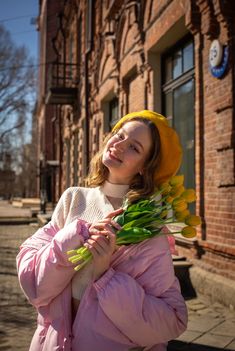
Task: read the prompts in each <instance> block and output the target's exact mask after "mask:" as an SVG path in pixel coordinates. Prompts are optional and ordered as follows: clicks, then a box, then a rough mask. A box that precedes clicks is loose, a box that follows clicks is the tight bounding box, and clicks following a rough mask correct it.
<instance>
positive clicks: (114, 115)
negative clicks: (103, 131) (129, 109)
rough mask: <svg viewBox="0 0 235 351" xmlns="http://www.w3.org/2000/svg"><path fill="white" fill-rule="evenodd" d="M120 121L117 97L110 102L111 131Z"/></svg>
mask: <svg viewBox="0 0 235 351" xmlns="http://www.w3.org/2000/svg"><path fill="white" fill-rule="evenodd" d="M117 121H118V98H117V97H115V98H113V99H112V100H111V101H110V102H109V126H110V129H112V128H113V126H114V125H115V124H116V123H117Z"/></svg>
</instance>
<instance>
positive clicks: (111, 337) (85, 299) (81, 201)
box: [17, 110, 187, 351]
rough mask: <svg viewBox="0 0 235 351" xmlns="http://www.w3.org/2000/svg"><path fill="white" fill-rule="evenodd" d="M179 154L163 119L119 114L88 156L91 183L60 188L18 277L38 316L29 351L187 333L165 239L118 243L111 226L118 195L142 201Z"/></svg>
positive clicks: (143, 342) (116, 349)
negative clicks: (80, 250)
mask: <svg viewBox="0 0 235 351" xmlns="http://www.w3.org/2000/svg"><path fill="white" fill-rule="evenodd" d="M181 156H182V152H181V147H180V144H179V140H178V136H177V134H176V133H175V131H174V130H173V129H172V128H170V127H169V126H168V124H167V121H166V120H165V118H164V117H163V116H161V115H159V114H157V113H155V112H152V111H148V110H144V111H140V112H135V113H131V114H128V115H126V116H124V117H123V118H122V119H121V120H120V121H119V122H118V123H117V124H116V126H115V127H114V128H113V131H112V133H111V135H110V136H109V137H108V138H107V141H106V143H105V146H104V149H103V150H102V151H101V152H100V153H99V154H98V155H97V156H96V157H95V159H94V160H93V163H92V169H91V172H90V174H89V177H88V183H89V184H90V186H91V187H90V188H81V187H73V188H69V189H67V190H66V191H65V192H64V193H63V195H62V196H61V198H60V200H59V202H58V204H57V206H56V208H55V210H54V213H53V215H52V219H51V222H50V223H49V224H47V225H46V226H45V227H43V228H42V229H39V230H38V231H37V232H36V233H35V234H34V235H33V236H32V237H31V238H29V239H27V240H26V242H24V243H23V245H22V246H21V249H20V253H19V254H18V256H17V266H18V272H19V280H20V284H21V286H22V289H23V291H24V292H25V294H26V296H27V297H28V299H29V301H30V302H31V303H32V304H33V305H34V306H35V307H36V308H37V310H38V328H37V330H36V332H35V335H34V337H33V340H32V343H31V347H30V350H33V351H38V350H48V351H49V350H50V351H51V350H73V351H94V350H96V351H106V350H107V351H126V350H131V349H135V350H137V349H138V350H152V351H154V350H155V351H163V350H166V347H167V341H169V340H171V339H174V338H176V337H178V336H179V335H180V334H181V333H182V332H183V331H184V330H185V328H186V324H187V309H186V306H185V303H184V299H183V297H182V295H181V293H180V288H179V284H178V281H177V279H176V277H175V275H174V269H173V265H172V259H171V253H170V248H169V243H168V240H167V236H161V237H156V238H152V239H149V240H145V241H143V242H142V243H140V244H136V245H129V246H121V247H117V245H116V240H115V231H116V230H119V229H120V226H119V225H118V224H116V222H114V221H113V220H112V218H113V217H114V216H115V215H117V214H119V213H121V212H122V211H123V210H122V208H121V206H122V203H123V199H124V198H127V199H128V200H129V202H135V201H137V200H138V199H142V198H145V197H146V198H148V197H149V196H150V195H152V194H153V192H154V188H155V187H156V185H158V184H159V183H161V182H163V181H165V180H168V179H169V178H170V177H171V176H173V175H174V174H175V173H176V172H177V170H178V168H179V165H180V162H181ZM83 244H84V246H86V247H87V248H88V249H89V250H90V251H91V253H92V255H93V260H92V261H91V262H90V263H89V264H87V265H86V266H84V268H83V269H82V270H80V271H78V272H77V273H76V272H75V271H74V265H73V264H71V263H70V262H69V261H68V258H67V255H66V252H67V251H68V250H71V249H74V248H77V247H79V246H81V245H83Z"/></svg>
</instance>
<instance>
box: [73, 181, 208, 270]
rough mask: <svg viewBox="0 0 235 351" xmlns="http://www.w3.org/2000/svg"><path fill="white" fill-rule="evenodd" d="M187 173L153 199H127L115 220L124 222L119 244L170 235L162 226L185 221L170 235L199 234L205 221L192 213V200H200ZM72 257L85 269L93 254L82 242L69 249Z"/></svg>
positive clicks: (161, 188) (190, 236)
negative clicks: (188, 182) (189, 184)
mask: <svg viewBox="0 0 235 351" xmlns="http://www.w3.org/2000/svg"><path fill="white" fill-rule="evenodd" d="M183 183H184V176H183V175H178V176H174V177H172V178H171V179H170V181H169V182H165V183H163V184H161V185H160V186H159V187H158V188H157V189H156V192H155V193H154V195H153V196H151V197H150V198H149V199H145V200H139V201H138V202H136V203H133V204H128V202H127V201H125V202H124V206H123V207H124V212H123V213H122V214H120V215H118V216H116V217H114V220H115V221H116V222H117V223H118V224H119V225H120V226H122V229H121V230H119V231H117V233H116V243H117V245H128V244H136V243H139V242H142V241H143V240H146V239H149V238H152V237H154V236H160V235H166V233H165V232H164V231H163V230H162V228H163V227H164V226H165V225H169V224H172V223H179V222H181V223H184V226H182V228H180V229H179V230H178V231H172V232H169V233H167V235H173V234H179V233H180V234H181V235H182V236H183V237H186V238H193V237H195V236H196V228H195V227H196V226H197V225H200V224H201V220H200V217H199V216H195V215H192V214H190V212H189V209H188V203H191V202H194V201H195V200H196V194H195V191H194V189H185V188H184V185H183ZM67 254H68V256H69V258H68V260H69V261H70V262H72V263H74V264H77V266H76V267H75V268H74V269H75V270H76V271H78V270H79V269H81V268H82V267H83V266H84V265H85V264H86V263H87V262H88V261H90V259H91V258H92V254H91V253H90V251H89V250H88V249H87V248H86V247H84V246H82V247H80V248H78V249H75V250H70V251H68V252H67Z"/></svg>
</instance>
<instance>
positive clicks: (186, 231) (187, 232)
mask: <svg viewBox="0 0 235 351" xmlns="http://www.w3.org/2000/svg"><path fill="white" fill-rule="evenodd" d="M181 235H182V236H183V237H185V238H188V239H191V238H194V237H195V236H196V235H197V231H196V229H195V228H194V227H191V226H187V227H184V228H183V229H182V231H181Z"/></svg>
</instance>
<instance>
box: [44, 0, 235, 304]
mask: <svg viewBox="0 0 235 351" xmlns="http://www.w3.org/2000/svg"><path fill="white" fill-rule="evenodd" d="M39 33H40V38H41V41H40V43H41V46H40V64H41V65H40V67H41V70H40V76H39V82H40V89H39V96H38V120H39V126H40V127H39V138H40V143H39V160H40V167H41V168H40V169H41V177H40V179H41V182H40V189H41V192H44V193H46V195H47V198H51V200H52V201H54V202H56V201H57V200H58V198H59V196H60V195H61V193H62V192H63V190H64V189H65V188H67V187H69V186H74V185H83V184H84V178H85V176H86V174H87V171H88V166H89V161H90V159H91V157H92V156H93V155H94V154H95V153H96V152H97V151H98V150H99V148H100V147H101V145H102V140H103V137H104V135H105V134H106V133H107V132H109V131H110V129H111V128H112V125H113V124H114V123H115V121H117V119H118V118H120V117H121V116H123V115H124V114H126V113H128V112H131V111H138V110H141V109H151V110H154V111H157V112H160V113H162V114H163V115H165V116H166V117H167V118H168V120H169V123H170V124H171V125H172V126H174V127H175V128H176V130H177V131H178V133H179V135H180V138H181V142H182V145H183V148H184V159H183V165H182V167H181V170H180V172H182V173H184V174H185V184H186V186H187V187H194V188H195V189H196V193H197V199H198V201H197V203H196V206H195V209H194V210H195V212H196V213H197V214H199V215H200V216H201V218H202V226H201V229H200V230H199V233H198V236H197V239H196V240H183V239H182V238H177V248H178V251H179V253H180V255H182V256H185V257H187V258H188V259H190V260H192V261H193V263H194V265H195V266H196V267H197V269H198V271H197V272H196V273H195V275H196V276H197V277H198V276H199V272H200V270H201V269H203V270H204V271H205V272H207V276H206V277H207V278H208V277H209V275H210V274H211V273H213V274H215V275H217V276H218V277H223V278H224V279H225V280H226V279H227V280H226V284H227V283H228V284H230V283H231V282H232V281H234V278H235V263H234V262H235V261H234V257H235V181H234V173H235V169H234V167H235V163H234V159H235V157H234V123H235V118H234V116H235V109H234V99H235V87H234V84H235V74H234V69H235V65H234V64H235V58H234V55H233V54H232V53H233V52H234V50H235V4H234V3H233V2H231V1H223V0H212V1H211V0H158V1H156V0H146V1H142V0H135V1H129V0H105V1H101V0H94V1H92V0H87V1H78V0H67V1H66V0H63V1H62V0H61V1H56V2H55V1H52V0H41V1H40V15H39ZM215 275H214V276H215ZM195 279H196V278H195ZM208 279H209V278H208ZM203 282H204V281H203V279H201V283H202V285H203ZM230 286H232V285H231V284H230ZM233 287H234V284H233ZM234 289H235V287H234ZM233 291H235V290H233ZM215 294H216V292H215ZM228 300H229V298H228ZM233 301H234V300H233Z"/></svg>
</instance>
